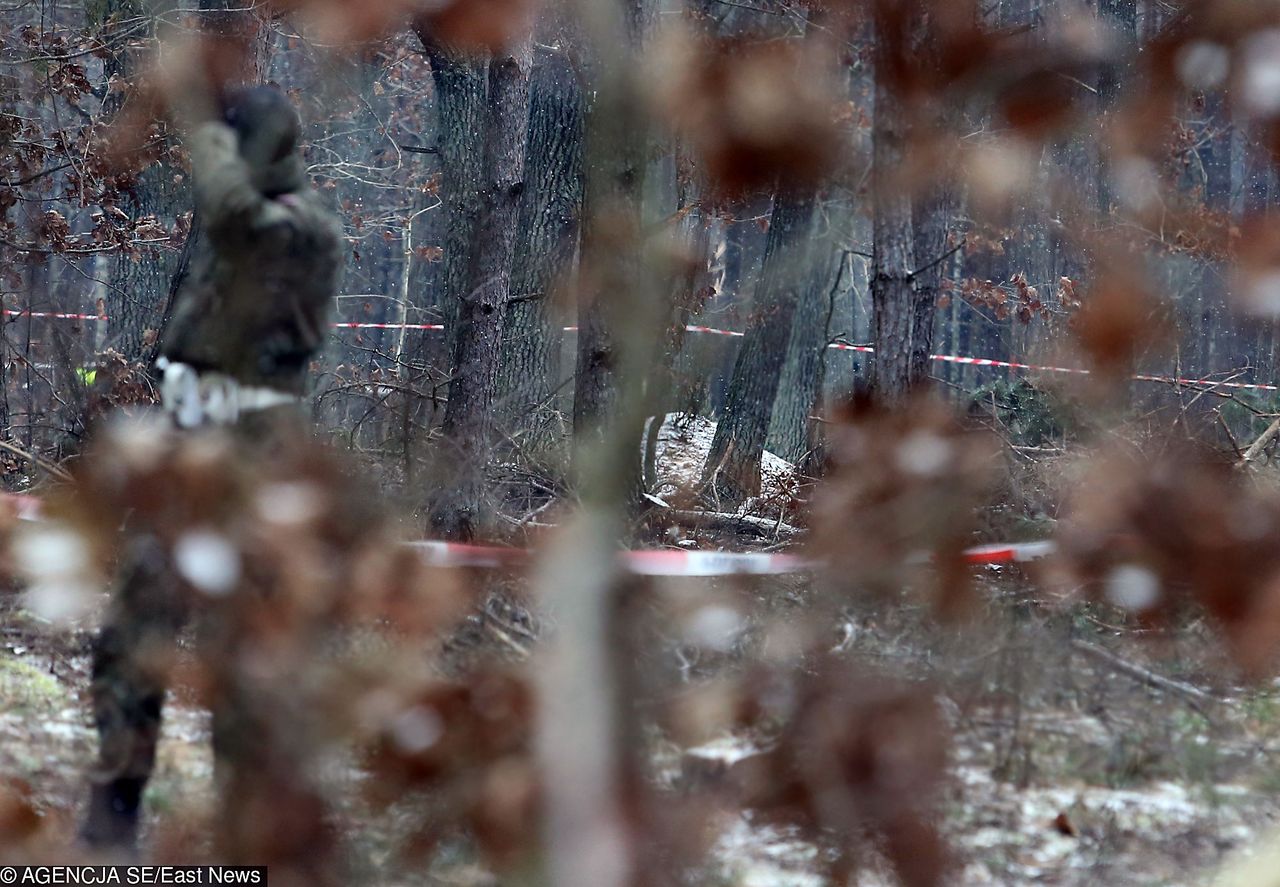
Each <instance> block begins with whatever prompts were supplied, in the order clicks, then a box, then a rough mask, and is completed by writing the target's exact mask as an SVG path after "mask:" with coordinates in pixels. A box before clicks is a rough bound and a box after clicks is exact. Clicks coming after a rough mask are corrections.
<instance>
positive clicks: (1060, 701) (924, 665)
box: [0, 568, 1280, 887]
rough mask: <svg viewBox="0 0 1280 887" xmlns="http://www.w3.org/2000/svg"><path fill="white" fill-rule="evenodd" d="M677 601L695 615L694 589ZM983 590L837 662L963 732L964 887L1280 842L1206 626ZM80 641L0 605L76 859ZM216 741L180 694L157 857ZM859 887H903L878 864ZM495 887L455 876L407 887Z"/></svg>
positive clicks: (1242, 706)
mask: <svg viewBox="0 0 1280 887" xmlns="http://www.w3.org/2000/svg"><path fill="white" fill-rule="evenodd" d="M680 581H682V582H684V583H686V584H685V585H683V586H682V588H683V593H685V594H687V593H688V591H689V590H691V589H693V588H694V586H693V585H690V584H688V583H690V582H691V581H692V580H680ZM698 582H699V583H706V584H707V585H708V586H712V587H710V588H708V589H707V590H708V591H709V592H712V593H716V594H724V593H726V592H730V593H734V594H738V595H741V596H743V597H744V598H745V599H749V600H750V602H751V603H750V606H751V607H752V608H753V611H754V613H755V614H756V615H760V614H769V613H770V612H772V613H773V614H774V615H777V614H778V611H779V609H782V610H786V609H789V608H795V607H803V606H804V601H805V598H806V596H807V591H806V588H805V585H806V580H805V579H803V578H802V577H789V578H787V579H786V580H785V581H780V580H776V579H770V580H767V581H762V580H753V581H750V582H735V583H727V582H726V583H721V582H716V581H711V580H698ZM981 585H982V591H983V598H984V600H985V601H986V606H985V609H986V613H985V614H984V617H985V618H984V619H982V620H980V626H981V627H980V628H975V629H972V630H969V629H966V630H962V631H957V630H954V629H952V630H947V631H943V630H941V629H939V628H937V627H935V626H932V625H930V624H929V623H928V622H927V620H925V619H924V617H923V614H922V613H920V612H919V611H918V610H915V609H914V608H912V607H911V606H908V605H905V604H904V605H901V606H895V607H893V608H881V609H880V610H877V611H876V612H873V613H868V612H862V613H860V614H858V615H856V616H854V615H852V614H851V615H850V616H849V621H848V622H847V623H846V624H845V625H844V626H842V627H841V628H840V631H839V632H838V635H839V637H840V638H841V639H842V640H841V641H840V643H839V647H840V650H841V653H840V655H848V656H851V657H857V658H858V659H859V660H864V661H866V662H867V663H869V664H872V665H875V666H877V667H880V668H882V669H884V670H890V671H892V673H894V674H897V675H899V676H902V677H907V678H910V679H920V680H926V681H928V682H930V684H931V685H932V686H934V687H936V688H937V698H938V701H939V704H940V705H941V706H942V709H943V711H944V712H945V713H946V716H947V719H948V721H949V722H950V725H951V728H952V731H953V744H952V752H951V764H950V767H949V773H950V781H949V785H948V787H947V790H946V793H945V801H944V809H943V810H942V813H941V815H942V817H943V822H944V825H943V830H944V832H945V833H946V835H947V837H948V839H949V840H950V842H951V844H952V846H953V848H954V849H955V851H956V852H957V854H958V855H959V857H960V859H961V860H962V866H963V867H962V870H961V871H962V875H961V877H960V878H959V882H960V883H963V884H1033V883H1036V884H1070V885H1076V884H1078V885H1085V884H1090V885H1093V884H1117V885H1138V884H1207V883H1210V882H1211V881H1212V879H1213V877H1214V873H1215V871H1216V870H1217V869H1218V868H1219V867H1220V866H1221V865H1222V863H1223V862H1224V860H1226V859H1227V858H1228V857H1229V855H1230V854H1232V853H1233V852H1234V851H1239V850H1242V849H1244V848H1248V847H1250V846H1251V845H1253V844H1254V843H1255V842H1257V841H1259V840H1261V839H1264V838H1266V837H1267V835H1268V834H1269V833H1270V832H1271V831H1272V830H1273V829H1275V828H1276V827H1277V825H1280V689H1277V688H1276V687H1274V686H1269V687H1263V688H1253V689H1250V690H1248V691H1245V690H1242V689H1240V688H1238V687H1235V686H1233V685H1232V683H1231V681H1230V680H1229V679H1228V678H1227V677H1224V676H1225V675H1227V674H1228V672H1227V671H1226V667H1225V666H1224V664H1223V658H1222V655H1221V652H1220V649H1219V646H1218V644H1217V642H1216V640H1215V638H1214V637H1213V635H1212V633H1211V632H1210V631H1209V630H1208V629H1207V628H1206V627H1205V626H1204V625H1202V624H1200V623H1192V624H1189V625H1185V626H1183V627H1182V628H1181V629H1179V630H1178V631H1177V632H1176V633H1174V634H1172V635H1169V636H1166V637H1164V638H1163V639H1162V640H1160V641H1158V642H1155V641H1152V640H1150V639H1146V638H1143V637H1140V636H1139V634H1138V633H1135V632H1133V631H1120V630H1118V629H1116V628H1114V627H1113V626H1112V625H1111V624H1110V622H1109V620H1108V618H1107V616H1106V614H1103V613H1099V612H1096V611H1093V610H1090V609H1083V608H1078V609H1075V610H1073V611H1071V612H1066V613H1064V612H1062V611H1061V610H1059V609H1054V608H1050V607H1046V606H1042V603H1041V602H1039V601H1037V599H1036V596H1035V592H1034V590H1033V585H1032V583H1031V582H1029V581H1028V578H1027V577H1026V576H1024V575H1022V574H1021V573H1020V572H1017V571H1009V570H995V569H991V568H988V569H986V570H984V571H983V572H982V578H981ZM714 586H719V587H714ZM728 586H731V587H728ZM659 591H661V589H659ZM485 618H486V614H485V613H484V612H478V613H477V615H476V616H475V617H473V619H472V620H471V627H472V628H473V629H478V630H479V633H480V634H483V624H484V621H485ZM88 637H89V636H88V634H87V633H85V632H68V631H51V630H49V629H48V627H47V626H43V625H41V624H39V623H38V622H36V621H35V620H34V618H33V617H31V616H30V615H29V614H27V613H26V612H25V611H23V610H22V609H21V608H20V607H19V605H18V598H17V596H16V595H12V594H7V595H5V594H0V777H16V778H20V779H22V780H25V781H27V782H28V783H29V784H30V785H31V786H32V787H33V789H34V792H35V797H36V799H37V802H38V805H39V807H40V808H41V809H42V810H43V811H44V812H45V813H46V814H48V817H49V819H50V820H51V821H52V822H53V823H55V827H56V829H57V830H59V831H60V832H61V833H63V834H65V835H66V838H67V840H68V841H70V840H71V838H72V836H73V834H74V823H75V821H76V819H77V816H78V807H79V806H80V805H81V803H82V801H83V793H84V792H83V786H84V773H85V769H86V767H87V765H88V764H89V762H90V761H91V760H92V756H93V752H94V747H95V738H94V735H93V731H92V728H91V720H90V713H89V706H88V656H87V651H88ZM743 644H744V646H743V648H742V649H739V650H737V651H736V652H735V654H734V655H733V656H731V657H728V658H725V659H722V660H720V661H716V662H712V661H711V660H710V659H708V660H705V661H703V662H702V663H701V664H698V665H696V666H695V667H693V668H692V669H690V668H689V667H688V665H689V662H690V659H689V651H688V649H687V648H686V649H683V650H677V648H676V647H675V646H672V647H671V648H670V649H666V650H662V651H659V652H658V653H657V654H656V655H660V656H663V657H674V656H677V655H678V656H679V660H680V661H679V662H678V663H675V662H673V663H672V670H673V672H674V673H678V674H682V677H681V678H680V681H682V682H683V683H684V684H686V685H688V684H695V685H696V684H697V683H698V682H700V681H706V680H711V679H713V678H714V677H715V676H716V674H717V673H719V674H723V673H724V672H725V671H732V670H733V669H735V668H737V667H738V666H740V665H741V664H743V663H745V662H747V661H749V660H750V658H751V652H752V651H751V650H750V649H749V647H750V644H751V642H750V641H749V640H744V642H743ZM1082 644H1084V645H1088V647H1089V648H1090V649H1093V650H1096V649H1097V648H1104V649H1105V650H1106V651H1109V654H1110V655H1111V656H1113V657H1119V658H1120V659H1121V660H1122V661H1123V662H1124V663H1127V665H1129V666H1136V667H1137V669H1141V670H1147V671H1149V672H1150V673H1152V674H1154V675H1156V676H1157V679H1158V678H1167V679H1170V680H1173V681H1178V682H1185V683H1186V684H1188V685H1194V686H1195V687H1198V688H1200V689H1202V690H1204V691H1205V692H1207V693H1210V694H1212V695H1213V696H1214V697H1215V699H1214V701H1205V700H1204V699H1201V698H1197V697H1196V696H1195V695H1194V694H1193V693H1192V694H1188V693H1184V692H1182V691H1181V690H1178V689H1176V688H1174V689H1169V688H1168V687H1166V688H1160V687H1153V686H1150V685H1149V683H1148V682H1146V681H1144V680H1142V679H1141V671H1139V670H1135V669H1133V668H1120V669H1117V667H1116V666H1115V663H1114V661H1108V660H1107V659H1106V658H1103V657H1100V656H1098V655H1095V654H1094V653H1090V652H1088V651H1087V650H1086V649H1085V648H1084V647H1082V646H1081V645H1082ZM1169 686H1170V687H1171V686H1172V685H1169ZM208 733H209V730H208V717H207V714H206V713H205V712H203V711H201V710H199V709H198V708H196V707H195V706H194V705H192V704H191V702H190V698H189V696H187V695H186V694H184V693H183V691H182V690H181V688H179V690H178V693H177V694H176V698H175V699H174V700H173V701H172V703H171V705H170V706H169V707H168V709H167V714H166V720H165V727H164V736H163V740H162V743H161V749H160V760H159V766H158V770H157V773H156V777H155V779H154V780H153V782H152V784H151V785H150V787H149V788H148V792H147V801H148V809H149V811H150V817H151V819H150V821H151V823H152V825H151V829H150V832H151V838H152V840H153V842H157V841H161V840H162V839H163V835H164V832H165V830H166V828H171V827H172V823H174V822H180V821H182V820H183V819H184V818H185V819H187V821H190V820H191V818H192V817H194V818H195V820H196V821H198V819H199V817H200V816H201V815H202V813H201V811H205V810H207V806H208V802H209V798H210V792H211V776H212V762H211V755H210V752H209V745H208ZM751 751H752V743H751V740H750V739H749V738H747V737H732V736H726V737H723V738H722V739H720V740H718V741H717V742H715V743H712V744H711V745H709V746H705V747H700V748H697V749H678V748H674V747H671V748H667V749H665V750H664V751H663V752H662V753H660V754H659V755H658V756H657V760H656V767H655V769H656V772H657V773H658V774H659V779H660V781H662V782H664V783H665V784H666V785H667V786H668V787H669V788H671V789H672V790H678V789H679V788H680V784H681V782H682V780H685V779H687V778H689V777H688V774H689V772H690V771H691V767H690V762H693V763H694V764H696V765H697V766H696V767H694V768H692V769H694V770H696V769H698V768H702V769H705V767H706V765H707V764H708V762H710V763H712V764H714V763H715V761H716V760H717V759H723V758H725V757H728V758H730V759H731V758H733V757H736V756H740V755H743V754H750V753H751ZM157 823H158V824H157ZM166 823H170V825H168V826H167V825H166ZM720 834H721V837H720V840H719V842H718V844H717V845H716V850H715V855H714V862H713V863H712V865H711V868H710V869H709V870H708V871H707V872H706V873H705V877H704V878H701V879H698V883H705V884H717V885H726V884H734V885H744V887H822V885H824V884H825V882H824V880H823V878H822V877H821V876H820V875H819V874H818V866H817V865H816V862H817V860H818V859H819V855H820V854H822V853H824V852H825V850H824V848H820V847H817V846H814V845H812V844H810V843H807V842H805V841H804V840H801V839H800V838H799V837H798V836H797V835H795V834H792V833H789V832H787V831H786V830H785V829H780V828H777V827H774V826H767V825H763V824H759V823H755V822H753V821H752V820H751V819H749V818H747V817H744V816H740V815H733V816H728V815H727V814H726V818H725V820H724V822H723V823H722V824H720ZM157 836H160V837H157ZM171 846H172V845H171ZM441 866H443V868H442V867H441ZM860 878H861V879H860V881H859V882H858V883H861V884H867V885H876V884H882V883H884V884H888V883H892V879H891V878H888V877H887V876H886V875H885V874H884V873H883V867H880V868H879V870H877V866H876V865H875V864H874V863H873V864H872V865H870V866H869V867H868V868H866V869H864V871H863V872H862V874H861V876H860ZM486 881H487V878H486V877H485V875H484V873H483V872H479V871H477V870H475V868H474V867H473V866H470V865H467V864H464V863H459V862H457V861H456V860H455V861H454V862H452V863H445V862H442V863H441V864H440V865H438V866H435V867H433V872H432V873H424V874H423V875H422V880H420V881H419V880H417V879H416V878H415V879H414V880H413V881H405V880H403V879H397V881H396V883H455V884H456V883H485V882H486Z"/></svg>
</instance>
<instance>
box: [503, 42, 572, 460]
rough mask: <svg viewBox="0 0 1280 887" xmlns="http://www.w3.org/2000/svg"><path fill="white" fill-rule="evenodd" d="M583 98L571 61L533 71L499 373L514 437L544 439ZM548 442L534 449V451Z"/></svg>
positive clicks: (548, 62)
mask: <svg viewBox="0 0 1280 887" xmlns="http://www.w3.org/2000/svg"><path fill="white" fill-rule="evenodd" d="M582 102H583V99H582V90H581V88H580V87H579V85H578V81H577V78H576V76H575V74H574V71H573V69H572V67H571V66H570V64H569V60H568V59H567V58H565V57H564V56H563V55H560V54H554V53H553V54H548V55H547V56H546V57H545V58H543V59H541V60H540V61H538V63H537V64H536V65H535V66H534V68H533V73H532V75H531V82H530V92H529V135H528V140H527V142H526V147H525V180H526V181H527V182H528V186H527V187H526V188H525V192H524V202H523V204H522V205H521V209H520V224H519V233H518V238H519V240H518V243H517V246H516V256H515V264H514V266H513V268H512V275H511V301H510V303H509V304H508V306H507V316H506V324H505V328H504V333H503V341H502V363H501V367H500V369H499V385H498V389H499V393H500V398H501V403H500V412H501V413H502V414H503V415H504V416H506V417H507V421H508V423H509V425H510V427H511V429H512V431H514V432H526V433H532V434H534V436H535V438H545V433H546V432H548V431H550V430H551V429H552V425H553V423H552V422H551V421H550V413H549V406H550V401H551V400H552V398H553V395H554V391H555V389H556V387H557V385H558V383H559V380H558V378H557V376H558V369H559V366H560V346H561V341H562V335H561V331H560V326H561V324H560V319H559V317H558V316H557V314H556V311H555V306H554V304H553V302H554V298H553V297H554V294H555V291H556V288H557V287H558V286H560V285H561V283H562V282H563V281H564V278H565V277H567V275H568V273H569V271H570V270H571V269H572V267H573V262H574V258H575V256H576V253H577V249H578V233H579V222H580V217H581V214H582V111H583V109H582ZM545 443H550V441H549V440H545V439H539V440H536V441H535V445H536V446H535V448H536V449H537V448H540V445H541V444H545Z"/></svg>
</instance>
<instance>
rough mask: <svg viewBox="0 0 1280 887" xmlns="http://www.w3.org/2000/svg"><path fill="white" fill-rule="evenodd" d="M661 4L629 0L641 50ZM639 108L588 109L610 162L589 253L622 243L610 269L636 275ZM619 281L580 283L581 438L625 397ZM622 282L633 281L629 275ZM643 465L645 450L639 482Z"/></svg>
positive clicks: (592, 215) (628, 23)
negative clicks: (613, 303)
mask: <svg viewBox="0 0 1280 887" xmlns="http://www.w3.org/2000/svg"><path fill="white" fill-rule="evenodd" d="M655 10H656V7H655V5H654V4H653V2H652V0H626V2H625V3H624V4H623V16H622V18H623V21H622V24H623V27H624V31H625V36H626V40H627V43H628V46H627V50H628V52H633V53H637V52H639V50H640V48H641V46H642V45H643V43H644V37H645V34H646V32H647V30H648V28H649V24H650V20H651V19H652V17H653V15H654V12H655ZM612 110H616V109H612ZM638 110H639V109H635V111H636V112H637V113H631V114H626V115H619V116H613V117H611V118H610V119H608V120H607V121H600V122H599V123H593V122H592V120H591V118H594V117H596V116H597V113H598V108H590V109H589V110H588V112H587V114H588V121H587V129H588V131H589V132H590V133H591V137H592V138H593V139H594V143H593V144H592V145H591V146H589V147H590V150H591V156H592V157H593V158H598V161H597V162H599V163H601V164H604V165H606V167H607V168H605V169H603V170H600V174H599V175H593V176H590V177H589V178H588V183H587V192H586V194H585V196H584V200H585V203H586V210H585V212H584V216H585V218H587V219H589V220H590V222H589V224H588V226H587V227H586V228H585V229H584V230H583V232H582V236H583V240H584V245H583V254H584V255H588V256H597V255H607V254H608V253H609V252H610V251H619V250H620V251H622V253H623V255H621V256H619V257H618V260H617V261H615V262H609V263H608V268H607V270H608V271H609V272H610V273H617V272H622V273H623V275H624V276H629V277H633V276H634V275H635V273H636V265H637V261H638V247H639V244H638V240H639V237H640V233H641V232H640V228H641V225H640V207H641V195H642V194H643V193H644V178H645V165H646V163H647V161H648V145H647V141H646V139H645V138H644V134H643V131H642V129H641V128H640V125H639V114H638ZM626 269H629V270H626ZM588 270H589V271H590V270H592V269H588ZM614 283H615V282H613V281H610V280H605V279H600V280H597V281H594V282H593V283H588V282H586V281H584V285H583V286H582V287H580V292H579V297H578V356H577V367H576V370H577V371H576V375H575V380H576V384H575V387H574V396H573V430H574V435H575V437H577V438H578V439H579V440H581V439H582V438H583V437H584V436H588V435H589V436H593V437H599V435H600V433H601V430H602V425H603V423H604V422H605V421H606V420H607V419H608V416H609V414H610V413H612V412H613V408H614V404H615V401H616V400H617V393H618V392H617V388H618V380H617V378H616V372H617V362H618V355H617V350H618V349H617V346H616V343H615V342H614V337H615V335H616V333H617V331H616V330H615V329H614V326H615V325H614V324H613V323H611V320H610V315H611V313H612V312H611V311H610V306H609V305H608V300H609V298H610V291H611V289H612V288H613V284H614ZM621 284H622V285H626V283H625V281H623V282H621ZM638 447H639V443H638V441H637V449H638ZM639 465H640V462H639V456H638V455H637V460H636V468H637V478H636V480H637V482H638V480H639Z"/></svg>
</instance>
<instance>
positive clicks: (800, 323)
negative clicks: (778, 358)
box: [765, 226, 844, 464]
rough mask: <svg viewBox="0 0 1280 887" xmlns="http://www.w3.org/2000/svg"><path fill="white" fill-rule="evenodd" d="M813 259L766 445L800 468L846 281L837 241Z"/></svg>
mask: <svg viewBox="0 0 1280 887" xmlns="http://www.w3.org/2000/svg"><path fill="white" fill-rule="evenodd" d="M833 228H834V226H833ZM832 233H833V234H834V230H833V232H832ZM813 260H814V261H813V263H812V268H811V270H810V271H809V273H808V274H807V275H806V280H805V283H804V286H803V288H802V289H801V291H800V298H799V304H798V305H797V306H796V313H795V317H794V319H793V320H792V323H791V339H790V342H789V343H788V345H787V359H786V362H785V364H784V365H783V368H782V377H781V379H780V380H779V383H778V396H777V398H776V400H775V401H774V407H773V421H772V423H771V424H770V427H769V437H768V439H767V440H766V442H765V445H766V447H767V448H768V449H769V451H770V452H773V453H776V454H777V455H779V456H781V457H782V458H784V459H787V460H788V461H790V462H795V463H797V464H799V463H800V462H802V461H804V459H805V456H806V455H807V454H808V453H809V452H810V451H811V450H812V449H813V434H812V431H813V425H814V424H815V423H814V422H813V421H812V419H811V418H810V417H811V416H812V415H814V411H815V410H816V409H817V407H818V400H819V397H820V391H819V389H820V386H821V384H822V376H823V370H822V367H823V361H824V358H825V354H826V350H827V337H828V335H829V334H830V330H829V329H828V321H829V320H830V318H831V314H832V309H833V305H834V301H833V300H834V299H835V298H836V293H837V292H838V290H839V288H840V285H841V281H842V278H843V277H844V275H843V273H842V270H843V268H844V254H843V253H842V252H841V250H840V248H839V244H838V243H837V242H836V238H835V237H834V236H833V237H824V238H823V239H822V240H821V241H820V242H818V243H816V244H815V245H814V249H813Z"/></svg>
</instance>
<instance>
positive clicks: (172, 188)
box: [100, 0, 187, 360]
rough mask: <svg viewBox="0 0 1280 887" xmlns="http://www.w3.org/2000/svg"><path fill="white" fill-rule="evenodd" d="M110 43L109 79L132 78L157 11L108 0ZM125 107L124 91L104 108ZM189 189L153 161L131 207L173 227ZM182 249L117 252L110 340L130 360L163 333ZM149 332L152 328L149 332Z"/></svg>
mask: <svg viewBox="0 0 1280 887" xmlns="http://www.w3.org/2000/svg"><path fill="white" fill-rule="evenodd" d="M100 11H101V16H102V26H103V32H104V34H110V36H111V37H113V38H117V37H118V39H109V40H107V41H106V45H108V46H112V47H115V48H114V49H113V51H111V52H110V53H109V54H108V55H107V56H106V58H104V59H103V65H102V73H103V79H104V80H105V81H109V80H111V79H112V78H113V77H114V78H118V79H120V80H123V81H126V82H127V81H129V80H130V79H131V78H133V77H134V75H135V74H136V73H137V71H136V68H137V60H136V58H134V56H133V54H132V53H131V51H130V47H131V46H132V45H135V44H136V43H137V42H138V40H137V38H139V37H145V36H150V35H151V34H152V33H153V31H154V29H155V22H156V19H155V15H154V12H153V11H151V10H149V9H148V8H147V7H146V6H145V4H143V3H141V2H138V0H107V2H106V3H104V4H103V5H102V6H101V8H100ZM123 107H124V94H123V93H121V92H119V91H109V92H108V93H107V99H106V103H105V106H104V109H103V110H104V112H105V114H106V116H108V117H115V116H116V115H117V114H118V113H119V112H120V111H121V110H122V109H123ZM186 191H187V188H186V186H185V185H175V184H174V169H173V167H171V166H170V165H169V164H168V163H164V162H159V163H151V164H148V165H147V166H146V167H145V168H143V169H142V170H141V171H139V173H138V175H137V177H136V178H135V180H134V182H133V187H132V188H130V189H128V192H127V195H128V203H127V204H126V207H125V208H126V210H127V211H128V213H129V215H130V216H131V217H132V219H133V220H134V221H136V220H138V219H141V218H144V217H146V216H154V217H155V218H156V220H157V221H158V222H160V223H161V224H163V225H164V226H165V227H166V228H168V227H170V225H171V223H172V222H173V220H174V217H175V215H176V214H177V213H178V212H179V208H180V207H182V206H184V205H185V204H186V203H187V201H186V200H185V195H186ZM177 260H178V251H177V250H176V249H175V248H174V245H173V244H164V245H155V244H150V245H142V246H140V247H139V248H138V250H137V252H136V253H134V254H130V253H127V252H123V251H122V252H119V253H116V254H114V255H113V256H112V263H111V264H112V268H111V272H110V283H109V284H108V285H107V290H106V299H105V301H106V311H107V316H108V317H109V318H110V320H109V321H108V329H107V335H106V338H105V344H106V346H107V347H109V348H114V349H115V350H117V351H119V352H120V353H121V354H123V355H124V356H125V357H126V358H127V359H129V360H140V359H142V358H143V357H144V352H145V350H146V343H147V341H148V339H154V338H155V337H156V335H157V334H158V331H159V328H160V325H161V321H162V319H163V315H164V306H165V302H166V300H167V296H168V292H169V286H170V282H171V280H172V278H173V271H174V269H175V268H176V266H177ZM147 330H152V331H153V333H152V335H151V336H148V334H147Z"/></svg>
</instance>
